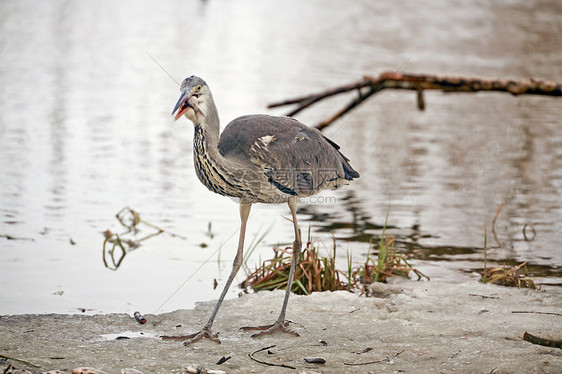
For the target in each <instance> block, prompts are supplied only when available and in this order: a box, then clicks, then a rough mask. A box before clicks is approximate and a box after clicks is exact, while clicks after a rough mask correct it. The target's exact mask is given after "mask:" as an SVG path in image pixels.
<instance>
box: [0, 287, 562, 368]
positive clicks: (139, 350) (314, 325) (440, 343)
mask: <svg viewBox="0 0 562 374" xmlns="http://www.w3.org/2000/svg"><path fill="white" fill-rule="evenodd" d="M382 287H383V289H381V290H380V291H382V293H383V294H384V295H382V297H372V298H365V297H358V296H356V295H353V294H349V293H346V292H333V293H331V292H326V293H317V294H313V295H311V296H296V295H293V296H292V297H291V301H290V304H289V310H288V318H289V319H290V320H291V321H292V322H293V323H292V325H291V326H292V328H293V329H294V330H295V331H297V332H298V333H299V334H300V337H293V336H290V335H287V334H275V335H272V336H265V337H261V338H257V339H252V338H250V335H251V334H250V333H248V332H244V331H240V330H239V327H240V326H247V325H256V324H266V323H268V322H272V321H273V320H274V319H275V317H276V315H277V313H278V309H279V308H280V306H281V302H282V292H262V293H258V294H251V295H244V296H242V297H240V298H238V299H235V300H229V301H226V302H225V304H224V305H223V307H222V309H221V310H220V312H219V315H218V317H217V319H216V322H215V326H214V329H215V331H218V332H220V339H221V341H222V344H220V345H219V344H216V343H214V342H211V341H208V340H205V341H201V342H199V343H196V344H194V345H192V346H189V347H185V346H183V345H182V344H181V342H176V341H162V340H160V339H159V338H158V336H160V335H162V334H168V335H179V334H185V333H190V332H194V331H195V330H197V329H198V328H199V327H200V326H201V324H202V323H203V322H204V321H205V320H206V318H207V316H208V314H209V312H210V310H211V308H212V307H213V305H214V302H205V303H201V304H199V305H198V306H197V307H196V308H195V309H193V310H179V311H175V312H173V313H166V314H159V315H145V318H146V319H147V323H146V324H144V325H141V324H139V323H138V322H136V321H135V319H134V318H132V316H129V315H125V314H109V315H94V316H87V315H14V316H1V317H0V354H1V355H3V356H8V357H12V358H17V359H21V360H25V361H27V362H29V363H33V364H35V365H38V366H39V367H33V366H31V365H29V364H26V363H23V362H20V361H14V360H9V361H4V362H1V361H0V369H2V370H4V369H5V368H6V367H8V365H9V364H12V365H13V366H14V367H15V368H18V369H27V370H29V371H30V372H32V373H40V372H46V371H49V370H61V371H64V372H71V371H72V369H74V368H76V367H84V366H88V367H94V368H98V369H100V370H103V371H105V372H107V373H110V374H112V373H120V372H121V369H122V368H135V369H137V370H139V371H141V372H143V373H145V374H148V373H184V372H185V368H186V367H188V366H191V365H200V366H201V367H204V368H206V369H209V370H222V371H224V372H226V373H282V372H286V373H291V372H296V373H301V372H304V371H307V370H308V371H310V372H317V373H318V372H323V373H369V372H372V373H379V372H380V373H393V372H408V373H453V372H454V373H560V372H562V349H559V348H549V347H544V346H540V345H535V344H531V343H529V342H527V341H524V340H523V339H522V337H523V334H524V332H529V333H531V334H534V335H537V336H541V337H545V338H550V339H562V316H561V315H560V313H562V297H561V295H560V293H553V292H542V291H532V290H519V289H514V288H504V287H499V286H493V285H483V284H479V283H478V282H476V281H467V282H463V283H456V284H451V283H445V282H438V281H431V282H414V281H408V280H396V281H395V282H393V284H390V285H383V286H382ZM141 312H142V311H141ZM514 312H518V313H514ZM521 312H525V313H521ZM538 312H540V313H538ZM543 313H550V314H543ZM124 337H125V338H124ZM269 346H273V347H271V348H269V349H267V350H263V351H261V352H257V353H255V354H254V355H253V356H254V358H256V359H257V360H260V361H264V362H267V363H270V364H275V365H285V366H288V367H281V366H268V365H265V364H262V363H258V362H256V361H254V360H252V359H251V358H250V357H249V354H250V353H252V352H255V351H258V350H260V349H262V348H265V347H269ZM222 357H225V358H227V357H230V358H229V359H228V360H227V361H226V362H224V363H223V364H221V365H217V362H218V361H219V360H220V359H221V358H222ZM309 357H321V358H323V359H325V360H326V363H325V364H310V363H307V362H306V361H305V360H304V358H309ZM292 368H294V369H292ZM12 372H13V369H12Z"/></svg>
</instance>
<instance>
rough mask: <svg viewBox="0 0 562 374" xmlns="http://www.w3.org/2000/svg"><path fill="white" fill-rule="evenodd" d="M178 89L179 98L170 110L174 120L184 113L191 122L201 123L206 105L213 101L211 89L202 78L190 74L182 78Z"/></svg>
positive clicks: (205, 111)
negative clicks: (179, 91) (179, 92)
mask: <svg viewBox="0 0 562 374" xmlns="http://www.w3.org/2000/svg"><path fill="white" fill-rule="evenodd" d="M180 90H181V95H180V98H179V100H178V102H177V103H176V106H175V107H174V110H173V111H172V115H175V117H174V121H177V120H178V118H180V117H181V116H183V115H184V114H185V116H186V117H187V118H188V119H189V120H190V121H191V122H193V124H199V123H201V121H202V120H203V117H205V115H206V113H207V112H208V111H207V106H208V105H211V103H212V102H213V98H212V95H211V90H209V87H208V86H207V83H205V81H204V80H203V79H201V78H199V77H196V76H195V75H192V76H191V77H189V78H185V79H184V80H183V82H182V84H181V88H180Z"/></svg>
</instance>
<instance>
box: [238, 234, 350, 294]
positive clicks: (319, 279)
mask: <svg viewBox="0 0 562 374" xmlns="http://www.w3.org/2000/svg"><path fill="white" fill-rule="evenodd" d="M291 259H292V248H291V247H286V248H278V247H274V248H273V258H272V259H269V260H266V261H264V262H263V263H262V265H261V266H260V267H259V268H257V269H256V270H255V271H254V272H253V273H251V274H250V275H248V277H247V278H246V279H245V280H244V281H243V282H242V283H241V284H240V286H241V287H242V288H246V287H247V286H249V287H250V288H252V290H254V291H263V290H275V289H284V288H286V287H287V282H288V280H289V271H290V268H291ZM343 277H345V274H343V273H342V272H341V271H340V270H337V269H336V265H335V246H334V256H331V257H324V256H320V254H319V253H318V250H317V249H316V248H315V247H314V245H313V244H312V242H310V241H309V242H308V243H307V244H306V248H305V249H304V250H303V251H302V253H301V258H300V261H299V266H297V268H296V269H295V279H294V282H293V286H292V291H293V292H294V293H297V294H305V295H308V294H310V293H312V292H318V291H338V290H346V289H347V288H348V285H347V283H345V282H343V281H342V280H341V278H343Z"/></svg>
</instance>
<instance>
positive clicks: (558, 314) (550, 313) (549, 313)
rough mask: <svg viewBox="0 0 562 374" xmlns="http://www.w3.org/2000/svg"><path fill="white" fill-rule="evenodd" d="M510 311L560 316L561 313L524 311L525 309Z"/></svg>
mask: <svg viewBox="0 0 562 374" xmlns="http://www.w3.org/2000/svg"><path fill="white" fill-rule="evenodd" d="M511 313H529V314H548V315H551V316H562V313H554V312H535V311H530V312H528V311H526V310H514V311H512V312H511Z"/></svg>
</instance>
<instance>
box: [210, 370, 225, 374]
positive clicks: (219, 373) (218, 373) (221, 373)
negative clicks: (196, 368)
mask: <svg viewBox="0 0 562 374" xmlns="http://www.w3.org/2000/svg"><path fill="white" fill-rule="evenodd" d="M207 374H226V371H222V370H207Z"/></svg>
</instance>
